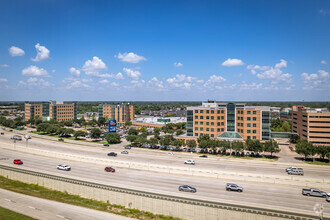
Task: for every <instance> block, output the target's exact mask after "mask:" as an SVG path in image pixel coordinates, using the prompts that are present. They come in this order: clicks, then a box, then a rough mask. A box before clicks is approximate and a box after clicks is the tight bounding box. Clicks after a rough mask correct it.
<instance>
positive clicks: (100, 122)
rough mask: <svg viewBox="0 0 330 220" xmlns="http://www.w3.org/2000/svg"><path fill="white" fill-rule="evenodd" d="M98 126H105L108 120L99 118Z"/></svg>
mask: <svg viewBox="0 0 330 220" xmlns="http://www.w3.org/2000/svg"><path fill="white" fill-rule="evenodd" d="M97 124H98V126H100V127H101V126H104V125H105V124H106V120H105V118H104V117H99V119H98V121H97Z"/></svg>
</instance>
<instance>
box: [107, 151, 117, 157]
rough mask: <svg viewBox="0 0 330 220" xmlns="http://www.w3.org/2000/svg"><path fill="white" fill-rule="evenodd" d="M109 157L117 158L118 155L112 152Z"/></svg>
mask: <svg viewBox="0 0 330 220" xmlns="http://www.w3.org/2000/svg"><path fill="white" fill-rule="evenodd" d="M108 156H110V157H117V153H115V152H110V153H108Z"/></svg>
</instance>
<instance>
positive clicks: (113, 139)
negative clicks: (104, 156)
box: [104, 132, 121, 144]
mask: <svg viewBox="0 0 330 220" xmlns="http://www.w3.org/2000/svg"><path fill="white" fill-rule="evenodd" d="M104 138H105V139H106V140H107V142H108V143H109V144H119V143H120V142H121V139H120V135H119V134H117V133H113V132H112V133H107V134H105V135H104Z"/></svg>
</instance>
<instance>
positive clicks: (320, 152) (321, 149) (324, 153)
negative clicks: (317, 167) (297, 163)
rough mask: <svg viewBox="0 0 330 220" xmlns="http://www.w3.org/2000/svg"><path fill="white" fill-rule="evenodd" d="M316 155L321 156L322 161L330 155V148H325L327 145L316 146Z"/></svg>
mask: <svg viewBox="0 0 330 220" xmlns="http://www.w3.org/2000/svg"><path fill="white" fill-rule="evenodd" d="M316 153H317V154H318V155H319V156H320V159H322V160H324V158H325V157H326V156H327V154H330V146H325V145H319V146H316Z"/></svg>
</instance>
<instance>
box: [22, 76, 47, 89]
mask: <svg viewBox="0 0 330 220" xmlns="http://www.w3.org/2000/svg"><path fill="white" fill-rule="evenodd" d="M18 86H28V87H49V86H53V84H51V83H50V82H48V81H46V80H44V79H38V78H36V77H31V78H29V79H28V80H27V81H25V82H24V81H19V82H18Z"/></svg>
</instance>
